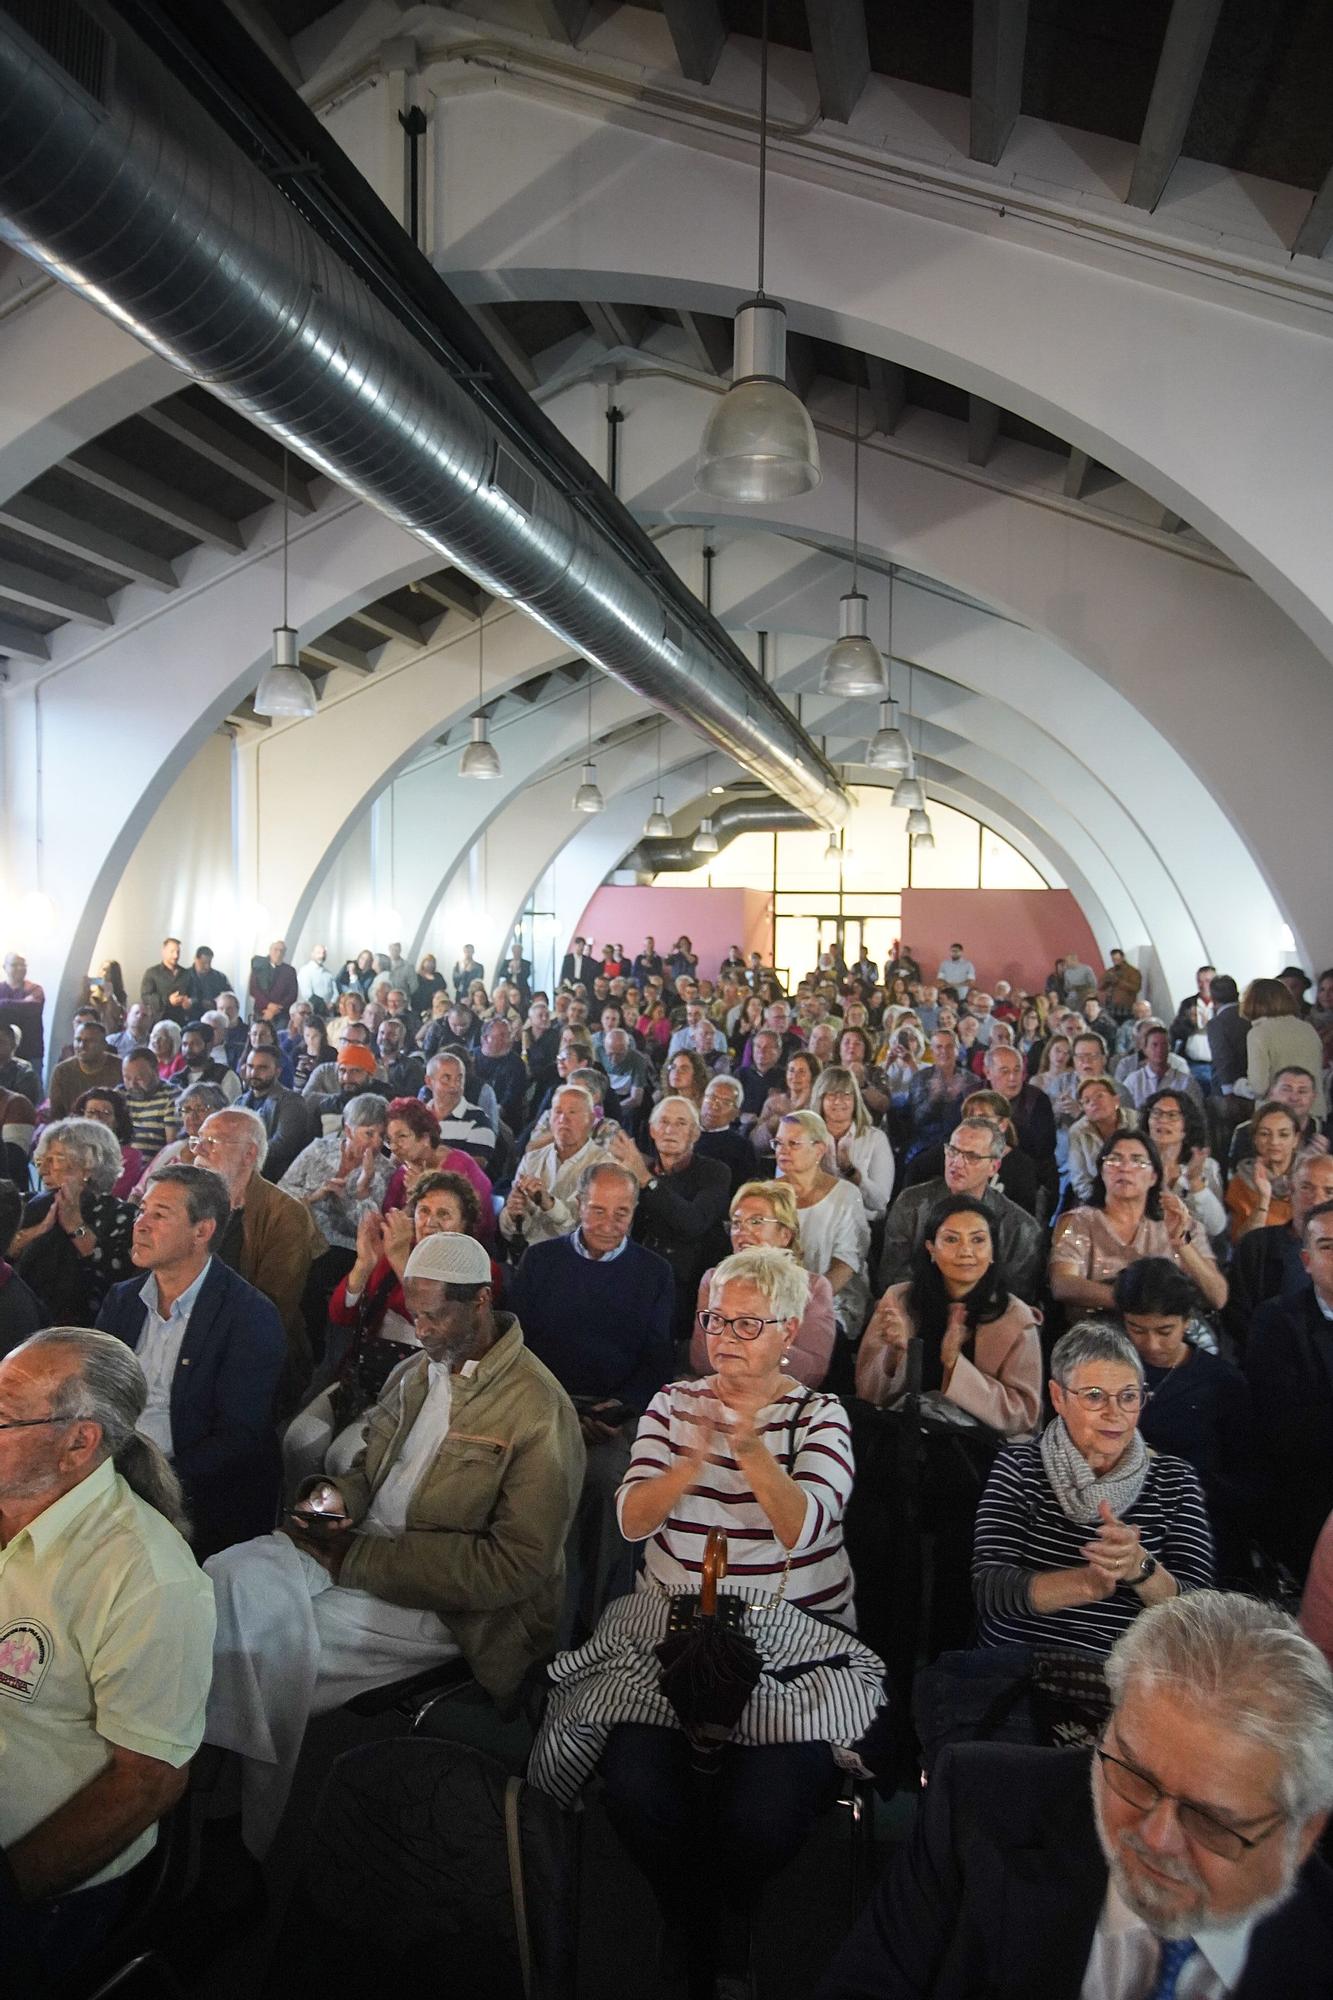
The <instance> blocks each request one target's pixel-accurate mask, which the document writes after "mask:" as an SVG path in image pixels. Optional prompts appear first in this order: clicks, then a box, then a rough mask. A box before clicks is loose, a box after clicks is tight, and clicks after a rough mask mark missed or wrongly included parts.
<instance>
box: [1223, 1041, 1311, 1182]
mask: <svg viewBox="0 0 1333 2000" xmlns="http://www.w3.org/2000/svg"><path fill="white" fill-rule="evenodd" d="M1236 1101H1237V1102H1238V1103H1241V1104H1242V1105H1243V1104H1244V1103H1245V1102H1246V1100H1244V1099H1240V1098H1238V1099H1237V1100H1236ZM1266 1102H1268V1103H1270V1104H1285V1105H1286V1107H1287V1109H1288V1111H1290V1113H1291V1115H1292V1117H1293V1118H1294V1120H1295V1121H1296V1130H1297V1131H1298V1132H1299V1134H1300V1140H1301V1150H1302V1152H1314V1153H1327V1152H1328V1151H1329V1149H1330V1141H1329V1134H1328V1128H1327V1121H1326V1122H1325V1124H1324V1125H1321V1124H1320V1123H1319V1121H1318V1119H1317V1118H1316V1117H1315V1116H1314V1078H1313V1077H1312V1076H1311V1074H1310V1072H1309V1070H1308V1069H1301V1068H1300V1067H1299V1066H1297V1065H1294V1064H1293V1065H1289V1066H1288V1067H1287V1068H1286V1069H1280V1070H1279V1071H1278V1073H1277V1075H1276V1076H1275V1077H1274V1078H1273V1087H1272V1090H1271V1091H1270V1092H1269V1095H1268V1098H1267V1099H1266ZM1253 1152H1254V1121H1253V1119H1251V1118H1246V1119H1243V1120H1241V1122H1240V1123H1239V1124H1237V1125H1236V1126H1235V1127H1234V1129H1233V1130H1232V1133H1231V1146H1230V1151H1229V1153H1228V1155H1227V1159H1228V1164H1229V1165H1230V1166H1231V1167H1232V1168H1233V1169H1234V1168H1236V1167H1238V1166H1239V1165H1240V1163H1241V1161H1242V1160H1246V1159H1249V1157H1250V1155H1251V1154H1252V1153H1253Z"/></svg>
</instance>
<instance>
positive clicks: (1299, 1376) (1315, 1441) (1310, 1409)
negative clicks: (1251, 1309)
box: [1243, 1279, 1333, 1577]
mask: <svg viewBox="0 0 1333 2000" xmlns="http://www.w3.org/2000/svg"><path fill="white" fill-rule="evenodd" d="M1243 1365H1244V1369H1245V1375H1246V1379H1247V1380H1248V1382H1249V1385H1250V1395H1251V1397H1252V1399H1253V1402H1254V1421H1255V1427H1256V1431H1257V1435H1258V1437H1259V1438H1260V1440H1261V1442H1262V1448H1263V1450H1264V1451H1265V1452H1266V1453H1267V1455H1268V1461H1269V1467H1270V1474H1271V1486H1270V1492H1269V1502H1268V1506H1267V1509H1266V1510H1265V1511H1266V1517H1267V1520H1268V1524H1269V1535H1268V1537H1267V1538H1266V1539H1268V1540H1269V1541H1270V1542H1271V1546H1272V1549H1273V1553H1274V1554H1275V1555H1277V1556H1280V1557H1281V1558H1282V1560H1283V1562H1285V1563H1287V1564H1288V1565H1289V1566H1290V1568H1291V1569H1293V1570H1294V1571H1295V1573H1296V1575H1297V1576H1298V1577H1303V1576H1304V1575H1305V1572H1306V1570H1307V1568H1308V1567H1309V1563H1310V1557H1311V1555H1312V1554H1313V1553H1314V1545H1315V1543H1316V1541H1317V1540H1318V1538H1319V1530H1320V1529H1321V1528H1322V1527H1323V1525H1324V1522H1325V1521H1326V1519H1327V1518H1328V1515H1329V1513H1330V1512H1333V1321H1329V1320H1326V1319H1325V1318H1324V1315H1323V1314H1322V1313H1321V1312H1320V1310H1319V1305H1318V1301H1317V1300H1316V1298H1315V1291H1314V1286H1313V1285H1312V1284H1311V1283H1310V1282H1309V1281H1308V1279H1307V1281H1306V1283H1305V1284H1304V1285H1303V1286H1302V1287H1301V1288H1300V1289H1299V1290H1298V1291H1293V1292H1286V1293H1284V1294H1283V1296H1282V1297H1281V1298H1276V1299H1269V1301H1268V1302H1267V1304H1266V1305H1261V1306H1260V1307H1259V1309H1258V1311H1257V1312H1256V1313H1255V1315H1254V1318H1253V1320H1252V1321H1251V1322H1250V1337H1249V1340H1248V1342H1247V1343H1246V1347H1245V1357H1244V1364H1243Z"/></svg>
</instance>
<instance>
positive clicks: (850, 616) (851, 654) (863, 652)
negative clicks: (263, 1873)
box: [819, 382, 889, 700]
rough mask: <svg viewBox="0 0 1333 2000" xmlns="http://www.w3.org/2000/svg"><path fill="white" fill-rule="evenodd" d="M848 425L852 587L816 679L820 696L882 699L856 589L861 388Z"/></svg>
mask: <svg viewBox="0 0 1333 2000" xmlns="http://www.w3.org/2000/svg"><path fill="white" fill-rule="evenodd" d="M855 409H856V414H855V417H854V420H853V425H852V587H851V589H850V590H849V591H848V592H847V593H846V595H845V596H844V597H840V598H839V599H838V637H837V639H836V640H835V641H834V643H833V644H832V645H831V646H830V647H829V649H828V652H827V654H826V655H825V658H824V671H823V672H822V673H821V675H820V676H819V692H820V693H821V694H838V695H845V696H852V697H855V696H860V695H870V696H872V697H875V698H877V699H881V700H882V699H883V698H884V697H885V696H886V695H887V694H888V692H889V677H888V675H887V673H885V671H884V661H883V660H882V658H881V657H880V651H879V647H878V646H877V645H876V644H875V642H874V640H873V639H871V638H870V637H868V635H867V631H866V624H867V619H868V616H869V611H870V606H869V604H868V602H867V600H866V595H865V592H864V591H862V590H859V589H858V588H857V583H858V579H859V572H860V560H861V385H860V383H859V382H858V383H857V385H856V405H855Z"/></svg>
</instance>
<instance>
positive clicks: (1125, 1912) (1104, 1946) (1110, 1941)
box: [1079, 1882, 1254, 2000]
mask: <svg viewBox="0 0 1333 2000" xmlns="http://www.w3.org/2000/svg"><path fill="white" fill-rule="evenodd" d="M1253 1929H1254V1925H1253V1923H1243V1924H1237V1925H1235V1926H1234V1927H1232V1928H1230V1929H1228V1930H1203V1929H1201V1930H1199V1931H1197V1932H1196V1933H1195V1938H1194V1942H1195V1944H1196V1945H1197V1947H1198V1949H1197V1951H1196V1952H1195V1954H1194V1956H1193V1957H1192V1958H1188V1959H1186V1961H1185V1964H1184V1967H1183V1969H1182V1971H1181V1974H1180V1980H1179V1983H1178V1985H1177V1987H1176V2000H1226V1995H1227V1994H1229V1993H1232V1992H1234V1990H1235V1988H1236V1986H1237V1985H1238V1984H1239V1982H1240V1976H1241V1973H1242V1972H1243V1971H1244V1970H1245V1960H1246V1957H1247V1956H1248V1954H1249V1949H1250V1933H1251V1931H1252V1930H1253ZM1160 1955H1161V1946H1160V1944H1159V1942H1158V1940H1157V1939H1156V1938H1155V1937H1154V1936H1153V1934H1152V1932H1151V1931H1150V1930H1149V1929H1148V1926H1147V1925H1146V1924H1145V1923H1143V1922H1141V1921H1140V1919H1139V1918H1138V1917H1136V1916H1135V1915H1134V1912H1133V1911H1132V1910H1131V1909H1130V1908H1129V1907H1128V1905H1127V1904H1126V1903H1125V1900H1124V1898H1123V1897H1122V1896H1121V1895H1120V1893H1119V1891H1118V1890H1117V1888H1116V1886H1115V1884H1114V1882H1108V1883H1107V1885H1106V1901H1105V1902H1104V1903H1103V1905H1102V1914H1101V1917H1100V1919H1099V1921H1098V1924H1097V1934H1096V1936H1095V1937H1094V1938H1093V1941H1092V1952H1091V1954H1090V1956H1089V1958H1088V1969H1087V1971H1086V1972H1085V1973H1084V1975H1083V1984H1082V1986H1081V1987H1080V1988H1079V2000H1145V1995H1147V1994H1149V1993H1151V1991H1152V1987H1153V1981H1154V1980H1155V1979H1156V1977H1157V1968H1158V1964H1159V1962H1160Z"/></svg>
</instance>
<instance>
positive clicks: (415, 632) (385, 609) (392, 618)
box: [350, 604, 426, 646]
mask: <svg viewBox="0 0 1333 2000" xmlns="http://www.w3.org/2000/svg"><path fill="white" fill-rule="evenodd" d="M350 616H351V617H352V618H353V619H355V621H356V623H357V624H358V625H364V626H365V627H366V628H367V630H368V631H371V632H378V633H379V635H380V637H381V638H382V639H402V640H403V641H404V642H405V644H407V645H409V646H424V645H425V643H426V634H425V633H424V632H423V631H422V629H421V627H420V625H417V624H414V623H413V621H412V620H411V619H410V618H407V617H405V616H404V614H403V613H402V612H401V611H395V610H394V609H393V607H392V606H391V605H388V604H363V605H362V606H361V609H360V610H359V611H353V612H352V613H351V614H350Z"/></svg>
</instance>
